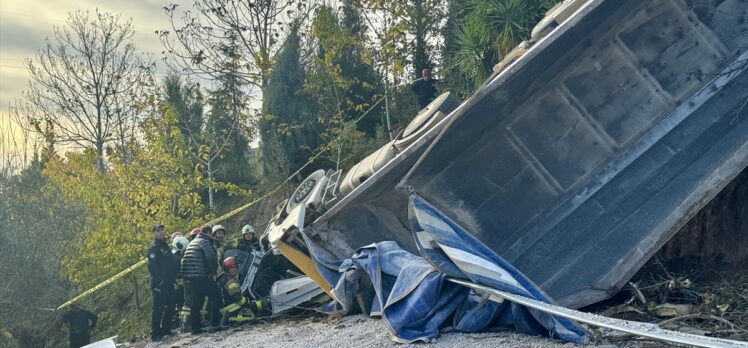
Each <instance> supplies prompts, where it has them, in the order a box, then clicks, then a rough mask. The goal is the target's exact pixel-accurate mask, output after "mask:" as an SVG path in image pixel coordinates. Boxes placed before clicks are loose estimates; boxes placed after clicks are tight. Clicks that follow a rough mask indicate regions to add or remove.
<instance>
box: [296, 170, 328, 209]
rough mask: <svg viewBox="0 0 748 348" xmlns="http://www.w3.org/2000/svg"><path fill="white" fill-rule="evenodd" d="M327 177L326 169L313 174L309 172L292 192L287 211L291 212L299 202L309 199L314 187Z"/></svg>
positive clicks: (302, 202) (303, 202)
mask: <svg viewBox="0 0 748 348" xmlns="http://www.w3.org/2000/svg"><path fill="white" fill-rule="evenodd" d="M324 178H325V171H324V170H323V169H320V170H317V171H315V172H314V173H312V174H309V176H307V177H306V178H305V179H304V181H302V182H301V184H299V186H297V187H296V190H294V191H293V193H292V194H291V198H289V199H288V204H287V205H286V213H288V214H290V213H291V211H292V210H294V208H296V207H297V206H298V205H299V204H305V203H306V202H307V201H308V200H309V195H310V194H311V193H312V191H314V188H315V187H316V186H317V185H318V184H319V182H320V181H322V180H323V179H324Z"/></svg>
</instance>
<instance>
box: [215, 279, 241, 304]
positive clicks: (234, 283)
mask: <svg viewBox="0 0 748 348" xmlns="http://www.w3.org/2000/svg"><path fill="white" fill-rule="evenodd" d="M218 285H219V286H220V287H221V298H222V299H223V305H224V306H227V305H229V304H231V303H237V302H242V300H243V299H244V297H243V296H242V294H241V284H239V280H238V279H236V277H232V276H231V275H229V274H228V273H226V272H224V273H221V275H220V276H218Z"/></svg>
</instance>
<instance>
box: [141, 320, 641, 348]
mask: <svg viewBox="0 0 748 348" xmlns="http://www.w3.org/2000/svg"><path fill="white" fill-rule="evenodd" d="M249 345H252V346H253V347H263V348H272V347H278V348H287V347H309V348H328V347H329V348H345V347H357V348H359V347H403V345H399V344H396V343H394V342H392V341H391V340H390V337H389V333H388V331H387V328H386V327H385V324H384V322H383V321H382V320H379V319H374V318H368V317H364V316H357V315H354V316H347V317H344V318H342V319H335V318H326V317H311V318H304V319H285V320H281V321H276V322H271V323H258V324H253V325H244V326H242V327H238V328H234V329H230V330H228V331H224V332H219V333H212V334H203V335H199V336H194V337H193V336H191V335H189V334H181V335H179V336H178V337H173V338H170V339H168V340H165V341H163V342H157V343H152V342H140V343H135V344H130V345H127V346H130V347H134V348H177V347H197V348H200V347H202V348H223V347H245V346H249ZM419 345H420V346H421V347H424V348H425V347H428V348H431V347H434V348H437V347H439V348H441V347H445V348H446V347H450V348H451V347H471V348H472V347H476V348H480V347H526V348H530V347H538V348H540V347H579V346H578V345H575V344H571V343H564V342H561V341H556V340H551V339H548V338H544V337H539V336H528V335H523V334H519V333H516V332H511V331H496V332H487V333H480V334H466V333H457V332H446V333H442V335H441V336H439V338H437V339H436V340H435V341H434V342H432V343H431V344H428V345H425V344H419ZM593 346H594V347H615V346H614V345H600V344H598V345H593ZM623 346H628V347H641V344H639V343H634V342H629V343H628V344H625V345H623Z"/></svg>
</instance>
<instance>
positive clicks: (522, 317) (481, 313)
mask: <svg viewBox="0 0 748 348" xmlns="http://www.w3.org/2000/svg"><path fill="white" fill-rule="evenodd" d="M409 212H410V219H411V228H412V229H413V233H414V236H415V238H416V241H417V244H418V245H419V250H420V251H421V253H422V255H423V256H424V257H420V256H416V255H413V254H411V253H409V252H407V251H405V250H403V249H401V248H400V247H399V246H398V245H397V243H395V242H391V241H389V242H380V243H376V244H372V245H369V246H366V247H363V248H360V249H359V250H357V251H356V253H355V254H354V255H353V256H352V257H351V258H350V259H346V260H336V259H335V258H334V257H332V256H331V255H330V254H329V253H327V252H325V251H324V249H322V248H319V247H318V246H316V244H315V243H314V241H312V240H311V239H309V238H308V237H307V236H306V235H305V234H304V233H302V235H303V236H304V239H305V241H306V244H307V246H308V249H309V252H310V255H311V256H312V259H313V260H314V261H315V263H316V266H317V269H318V270H319V272H320V274H322V276H323V277H324V278H325V279H326V280H327V281H328V282H329V283H330V284H332V285H333V290H332V294H333V296H334V297H335V301H334V303H332V304H330V305H329V306H327V307H325V308H324V310H325V311H327V312H330V311H337V312H339V313H341V314H345V313H351V312H352V311H353V309H354V307H355V306H354V303H355V302H357V301H358V302H365V303H366V305H369V304H370V312H371V314H372V315H381V316H382V318H383V319H384V320H385V323H386V324H387V327H388V328H389V330H390V333H391V334H392V336H393V339H394V340H395V341H398V342H404V343H406V342H415V341H425V342H428V341H430V340H432V339H434V338H436V337H437V336H438V335H439V330H440V329H441V328H444V327H450V326H451V327H453V328H454V329H456V330H459V331H464V332H479V331H482V330H485V329H487V328H489V327H494V326H504V327H513V328H515V329H516V330H518V331H520V332H524V333H529V334H536V335H545V336H550V337H553V338H559V339H562V340H565V341H570V342H576V343H581V342H584V341H585V339H586V333H585V331H584V330H583V329H581V328H580V327H579V326H577V325H576V324H574V323H572V322H571V321H569V320H566V319H563V318H556V317H554V316H551V315H547V314H545V313H542V312H538V311H535V310H532V309H527V308H525V307H523V306H520V305H517V304H514V303H508V302H504V303H496V302H493V301H489V300H488V298H486V297H485V296H481V295H479V294H477V293H475V292H473V291H471V290H469V289H467V288H465V287H462V286H459V285H456V284H454V283H451V282H447V281H446V278H447V277H448V276H452V277H458V278H467V279H471V280H472V281H473V282H476V283H479V284H483V285H487V286H492V287H495V288H497V289H501V290H505V291H508V292H512V293H516V294H520V295H523V296H527V297H531V298H535V299H538V300H542V301H546V302H549V301H548V300H547V297H546V296H544V295H543V294H542V293H540V291H539V290H537V287H535V286H534V285H532V284H531V283H530V282H529V281H527V280H526V279H525V278H524V277H523V276H522V275H521V274H520V273H519V272H518V271H517V270H516V269H514V267H512V266H511V265H509V264H508V263H506V262H505V261H503V260H502V259H501V258H499V257H498V256H496V255H492V254H491V253H490V250H487V249H486V248H485V247H483V246H481V245H479V244H480V243H478V242H477V241H475V240H474V239H469V238H470V237H469V234H467V233H466V232H465V231H464V230H462V229H461V228H460V227H459V226H457V225H456V224H454V223H453V222H452V221H450V220H449V219H447V218H446V217H444V215H442V214H440V213H439V212H438V211H436V210H435V209H433V207H431V206H430V205H429V204H428V203H426V202H425V201H423V200H422V199H421V198H420V197H417V196H412V197H411V201H410V211H409ZM465 236H467V238H466V237H465ZM476 243H477V244H478V245H476ZM372 290H373V291H372ZM367 309H369V308H367Z"/></svg>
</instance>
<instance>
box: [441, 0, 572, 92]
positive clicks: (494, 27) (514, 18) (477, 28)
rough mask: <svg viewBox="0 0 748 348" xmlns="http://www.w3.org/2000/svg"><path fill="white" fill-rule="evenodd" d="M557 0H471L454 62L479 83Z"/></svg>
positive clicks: (527, 33)
mask: <svg viewBox="0 0 748 348" xmlns="http://www.w3.org/2000/svg"><path fill="white" fill-rule="evenodd" d="M556 2H558V0H533V1H525V0H468V1H467V3H466V4H465V5H464V11H466V12H467V15H466V17H465V19H464V20H463V21H462V23H461V24H460V25H459V27H458V28H457V31H456V33H455V35H456V42H457V48H456V52H454V59H455V63H454V64H455V65H457V66H459V70H460V71H461V72H462V73H463V74H465V75H467V76H469V77H470V78H471V79H472V80H473V83H474V85H475V86H476V87H477V86H480V85H481V84H482V83H483V81H484V80H485V79H486V78H487V77H488V76H489V75H490V73H491V70H492V68H493V66H494V65H495V64H496V63H498V62H499V61H500V60H501V59H502V58H503V56H504V55H506V54H507V53H509V52H510V51H511V50H512V49H513V48H514V47H515V46H517V45H518V44H519V43H520V42H522V40H524V39H527V38H529V37H530V32H531V31H532V28H533V26H534V25H535V24H536V23H537V22H538V21H540V19H542V18H543V15H544V13H545V12H546V11H547V10H548V9H549V8H550V7H551V6H553V4H555V3H556Z"/></svg>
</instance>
